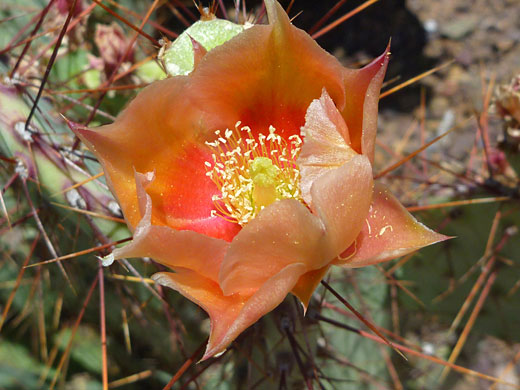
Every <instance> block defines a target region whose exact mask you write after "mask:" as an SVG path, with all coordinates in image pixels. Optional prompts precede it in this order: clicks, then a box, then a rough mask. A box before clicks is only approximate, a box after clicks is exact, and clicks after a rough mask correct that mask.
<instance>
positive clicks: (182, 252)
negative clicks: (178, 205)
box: [113, 173, 229, 282]
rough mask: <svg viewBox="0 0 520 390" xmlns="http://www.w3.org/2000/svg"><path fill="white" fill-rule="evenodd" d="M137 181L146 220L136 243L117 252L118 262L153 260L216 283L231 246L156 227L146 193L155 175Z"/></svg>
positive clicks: (141, 226)
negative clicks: (152, 220) (153, 223)
mask: <svg viewBox="0 0 520 390" xmlns="http://www.w3.org/2000/svg"><path fill="white" fill-rule="evenodd" d="M135 177H136V187H137V194H138V203H139V208H140V212H141V214H142V216H143V217H142V219H141V221H140V222H139V224H138V225H137V227H136V228H135V231H134V236H133V239H132V241H131V242H129V243H128V244H126V245H125V246H123V247H122V248H118V249H116V250H114V252H113V255H114V259H122V258H126V257H151V258H153V259H154V260H155V261H157V262H159V263H161V264H164V265H166V266H167V267H170V268H174V269H175V268H178V267H182V268H186V269H189V270H192V271H195V272H197V273H199V274H200V275H202V276H203V277H206V278H209V279H211V280H213V281H215V282H216V281H217V280H218V272H219V268H220V263H221V262H222V259H223V258H224V254H225V253H226V250H227V248H228V246H229V243H228V242H226V241H224V240H219V239H216V238H212V237H208V236H206V235H203V234H200V233H196V232H193V231H189V230H182V231H179V230H175V229H172V228H170V227H168V226H157V225H152V223H151V214H152V200H151V197H150V195H148V194H147V193H146V191H145V189H146V187H148V186H149V185H150V184H151V183H152V182H153V174H151V173H148V174H146V175H143V174H140V173H136V175H135Z"/></svg>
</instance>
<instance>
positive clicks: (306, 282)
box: [291, 264, 330, 312]
mask: <svg viewBox="0 0 520 390" xmlns="http://www.w3.org/2000/svg"><path fill="white" fill-rule="evenodd" d="M329 268H330V264H327V265H326V266H325V267H322V268H319V269H316V270H314V271H309V272H306V273H304V274H303V275H302V276H301V277H300V279H298V283H296V285H295V286H294V287H293V289H292V290H291V293H292V294H294V295H296V296H297V297H298V299H299V300H300V302H301V303H302V305H303V310H304V312H306V311H307V308H308V307H309V302H310V300H311V297H312V294H313V293H314V290H316V287H318V284H319V283H320V281H321V279H323V277H324V276H325V274H326V273H327V271H328V270H329Z"/></svg>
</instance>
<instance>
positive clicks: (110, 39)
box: [94, 22, 134, 78]
mask: <svg viewBox="0 0 520 390" xmlns="http://www.w3.org/2000/svg"><path fill="white" fill-rule="evenodd" d="M94 42H95V43H96V46H97V48H98V50H99V55H100V56H101V59H102V62H103V69H104V72H105V76H106V77H107V78H108V77H110V75H111V74H112V73H113V72H114V70H115V69H116V67H117V66H118V64H119V63H122V64H123V65H124V64H125V63H127V64H128V63H132V62H133V59H134V51H133V49H132V50H130V51H129V52H128V54H126V51H127V48H128V45H129V44H130V40H129V39H128V38H127V37H126V35H125V32H124V31H123V29H122V28H121V27H120V26H119V25H118V24H117V23H115V22H114V23H112V24H110V25H104V24H97V25H96V32H95V34H94ZM125 54H126V57H125V58H123V56H125Z"/></svg>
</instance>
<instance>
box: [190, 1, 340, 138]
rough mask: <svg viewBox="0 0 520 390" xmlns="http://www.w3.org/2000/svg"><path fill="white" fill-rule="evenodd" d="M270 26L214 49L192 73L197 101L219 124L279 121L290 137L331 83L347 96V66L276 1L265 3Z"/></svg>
mask: <svg viewBox="0 0 520 390" xmlns="http://www.w3.org/2000/svg"><path fill="white" fill-rule="evenodd" d="M265 4H266V8H267V13H268V18H269V22H270V24H269V25H255V26H253V27H251V28H249V29H247V30H245V31H244V32H242V33H240V34H238V35H237V36H235V37H234V38H233V39H231V40H229V41H228V42H226V43H225V44H224V45H221V46H219V47H217V48H215V49H213V50H211V51H210V52H208V53H207V54H206V55H205V56H204V58H203V59H202V61H201V62H200V64H199V66H198V68H197V69H196V71H195V72H193V74H192V76H191V88H193V89H195V90H199V91H200V93H198V94H197V95H196V96H195V103H196V104H197V106H199V107H204V108H205V110H206V112H207V113H208V114H209V116H214V117H216V118H219V120H220V125H219V126H220V127H226V126H227V127H229V128H232V126H234V124H235V122H236V121H242V124H244V125H248V126H250V127H251V129H252V131H253V132H263V133H265V134H267V133H268V128H269V126H271V125H272V126H274V127H275V128H276V129H277V133H278V134H280V135H281V136H282V137H284V138H287V137H288V136H290V135H293V134H298V133H299V131H300V127H301V126H302V125H303V124H304V117H305V112H306V110H307V107H308V106H309V104H310V103H311V101H312V100H313V99H316V98H318V97H319V96H320V94H321V90H322V88H326V89H327V91H328V92H329V93H330V95H331V96H332V97H333V99H334V100H335V101H336V102H337V104H338V105H341V108H343V104H344V101H345V90H344V86H343V67H342V66H341V64H340V63H339V62H338V61H337V59H336V58H334V57H333V56H331V55H330V54H328V53H326V52H325V51H324V50H323V49H321V48H320V47H319V46H318V44H317V43H316V42H315V41H314V40H313V39H312V38H311V37H310V36H309V35H308V34H307V33H305V32H304V31H302V30H300V29H297V28H296V27H294V26H292V25H291V23H290V21H289V18H288V16H287V14H286V13H285V12H284V11H283V9H282V7H281V6H280V4H279V3H278V2H277V1H274V0H267V1H266V2H265Z"/></svg>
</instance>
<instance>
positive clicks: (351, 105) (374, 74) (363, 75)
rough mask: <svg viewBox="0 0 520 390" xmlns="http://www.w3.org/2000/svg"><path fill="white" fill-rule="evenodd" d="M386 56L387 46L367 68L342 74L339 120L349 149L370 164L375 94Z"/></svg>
mask: <svg viewBox="0 0 520 390" xmlns="http://www.w3.org/2000/svg"><path fill="white" fill-rule="evenodd" d="M389 55H390V45H388V47H387V48H386V50H385V52H384V53H383V54H382V55H381V56H379V57H378V58H376V59H375V60H374V61H372V62H371V63H370V64H368V65H367V66H365V67H363V68H361V69H358V70H354V69H347V68H345V69H344V71H343V75H344V83H345V90H346V104H345V108H344V109H343V108H342V107H338V108H339V109H340V110H342V115H343V118H345V122H346V123H347V126H348V129H349V133H350V138H351V142H352V147H353V148H354V150H356V151H357V152H358V153H363V154H364V155H366V156H367V157H368V158H369V159H370V162H371V163H373V161H374V145H375V139H376V132H377V107H378V103H379V91H380V89H381V84H382V83H383V79H384V78H385V72H386V67H387V65H388V58H389Z"/></svg>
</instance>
